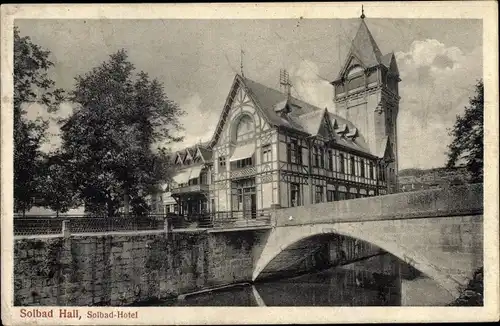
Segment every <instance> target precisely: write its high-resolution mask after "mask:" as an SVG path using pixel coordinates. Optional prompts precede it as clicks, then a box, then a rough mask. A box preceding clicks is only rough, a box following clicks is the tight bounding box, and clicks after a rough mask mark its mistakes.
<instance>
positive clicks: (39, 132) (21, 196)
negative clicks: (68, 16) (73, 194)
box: [14, 27, 64, 214]
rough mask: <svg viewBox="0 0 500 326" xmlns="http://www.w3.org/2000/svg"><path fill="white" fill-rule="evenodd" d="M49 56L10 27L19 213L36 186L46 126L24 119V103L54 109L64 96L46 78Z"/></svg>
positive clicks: (30, 202) (28, 203)
mask: <svg viewBox="0 0 500 326" xmlns="http://www.w3.org/2000/svg"><path fill="white" fill-rule="evenodd" d="M49 55H50V52H49V51H46V50H43V49H42V48H41V47H40V46H38V45H36V44H34V43H33V42H32V41H31V40H30V38H29V37H26V36H25V37H21V35H20V32H19V29H18V28H17V27H14V209H15V210H16V211H22V212H23V214H24V212H25V211H26V210H28V209H30V208H31V207H32V206H33V200H34V197H35V196H36V195H37V193H38V190H39V188H40V178H39V174H38V171H39V169H40V159H41V152H40V145H41V143H42V142H43V141H44V139H45V130H46V129H47V121H44V120H42V119H37V120H29V119H27V118H26V111H25V105H26V104H27V103H34V102H36V103H39V104H41V105H43V106H44V107H46V108H47V109H48V110H49V111H54V110H56V109H57V107H58V105H59V103H60V102H61V101H62V100H63V99H64V92H63V90H62V89H55V88H54V84H55V83H54V81H53V80H52V79H50V78H49V77H48V74H47V72H48V70H49V69H50V68H51V67H52V66H53V65H54V64H53V63H52V62H51V61H50V60H49Z"/></svg>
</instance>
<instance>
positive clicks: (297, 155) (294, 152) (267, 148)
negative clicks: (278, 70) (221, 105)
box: [219, 139, 386, 181]
mask: <svg viewBox="0 0 500 326" xmlns="http://www.w3.org/2000/svg"><path fill="white" fill-rule="evenodd" d="M261 151H262V163H267V162H271V161H272V150H271V145H264V146H262V148H261ZM327 154H328V159H327V160H325V151H324V150H323V149H322V148H320V147H319V146H313V148H312V165H313V167H318V168H323V169H324V168H326V169H328V170H329V171H337V172H340V173H344V174H350V175H353V176H359V177H362V178H369V179H372V180H375V175H376V171H377V168H376V166H375V164H374V163H373V162H372V161H367V160H365V159H363V158H355V157H354V156H351V157H350V158H349V160H347V158H346V155H345V154H344V153H339V154H338V155H337V153H334V151H333V150H331V149H328V150H327ZM287 158H288V159H287V160H288V162H289V163H294V164H300V165H301V164H302V147H301V146H300V145H299V143H298V140H296V139H292V140H291V141H290V142H289V143H288V144H287ZM325 163H326V167H325ZM357 164H359V168H358V169H357V168H356V165H357ZM235 165H236V166H235V167H236V168H245V167H248V166H253V159H252V158H251V157H250V158H246V159H243V160H239V161H237V162H236V164H235ZM219 167H221V168H225V167H226V157H225V156H220V157H219ZM385 177H386V174H385V171H384V169H379V173H378V178H379V180H382V181H385Z"/></svg>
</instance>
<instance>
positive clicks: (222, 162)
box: [219, 156, 226, 167]
mask: <svg viewBox="0 0 500 326" xmlns="http://www.w3.org/2000/svg"><path fill="white" fill-rule="evenodd" d="M219 166H220V167H226V157H225V156H221V157H219Z"/></svg>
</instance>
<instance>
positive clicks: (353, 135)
mask: <svg viewBox="0 0 500 326" xmlns="http://www.w3.org/2000/svg"><path fill="white" fill-rule="evenodd" d="M346 137H347V138H350V139H351V140H352V141H354V140H355V139H356V137H358V129H357V128H354V129H352V130H350V131H349V132H348V133H347V134H346Z"/></svg>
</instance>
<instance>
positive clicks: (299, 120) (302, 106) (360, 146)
mask: <svg viewBox="0 0 500 326" xmlns="http://www.w3.org/2000/svg"><path fill="white" fill-rule="evenodd" d="M240 86H242V87H244V88H245V90H246V91H247V94H248V96H249V97H250V98H251V100H252V101H253V102H254V103H255V105H256V107H257V110H258V112H260V113H261V114H262V116H263V118H264V119H265V120H266V121H267V122H268V123H269V124H270V125H272V126H274V127H286V128H290V129H292V130H296V131H298V132H302V133H306V134H309V135H311V136H316V135H317V134H318V132H319V130H320V127H321V125H322V121H323V119H325V118H326V119H328V120H329V127H328V128H329V129H330V133H331V134H332V135H331V137H333V138H334V141H335V142H337V143H338V144H340V145H342V146H344V147H347V148H350V149H354V150H357V151H360V152H364V153H366V154H369V155H374V153H371V152H370V150H369V147H368V146H367V144H366V142H365V141H364V138H363V136H362V135H361V134H359V131H358V132H357V137H351V138H346V137H342V136H341V135H338V134H337V133H336V132H335V131H334V130H333V126H334V125H335V124H336V125H337V126H342V125H345V126H346V128H347V129H348V130H351V129H352V130H356V127H355V126H354V125H353V124H352V123H351V122H349V121H347V120H346V119H344V118H342V117H340V116H338V115H335V114H333V113H330V112H328V110H327V109H326V108H325V109H321V108H318V107H316V106H314V105H312V104H310V103H307V102H304V101H301V100H299V99H296V98H294V97H292V96H289V95H288V94H285V93H282V92H280V91H278V90H276V89H273V88H270V87H267V86H265V85H263V84H260V83H258V82H255V81H253V80H250V79H248V78H243V77H241V76H240V75H236V77H235V80H234V82H233V86H232V87H231V90H230V92H229V94H231V92H233V91H234V90H233V88H234V87H240ZM229 100H230V98H229V96H228V99H227V100H226V104H225V106H224V109H223V112H222V114H221V118H220V120H219V123H218V125H217V128H216V133H215V134H214V137H213V138H212V140H211V141H210V143H209V144H207V146H206V147H205V149H206V150H207V151H209V152H210V155H211V147H212V146H213V145H215V143H216V141H217V139H218V132H217V130H219V133H220V131H221V130H222V128H223V124H224V123H225V117H227V115H228V113H229V110H230V107H231V103H229V102H230V101H229ZM284 108H288V109H287V110H283V109H284ZM202 151H203V150H202Z"/></svg>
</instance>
